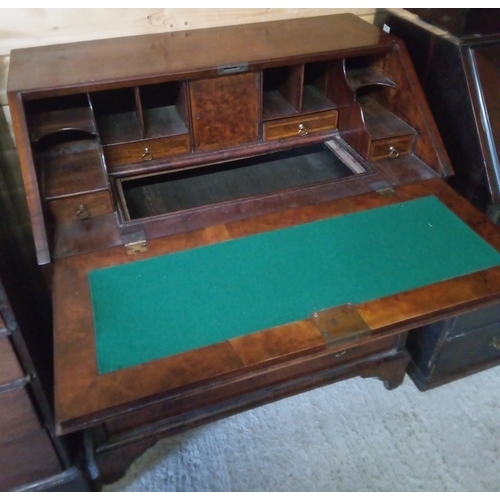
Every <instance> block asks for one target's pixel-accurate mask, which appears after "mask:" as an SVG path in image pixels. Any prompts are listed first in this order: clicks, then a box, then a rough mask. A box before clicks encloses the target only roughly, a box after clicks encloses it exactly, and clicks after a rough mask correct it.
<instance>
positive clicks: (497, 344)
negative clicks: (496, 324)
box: [490, 337, 500, 351]
mask: <svg viewBox="0 0 500 500" xmlns="http://www.w3.org/2000/svg"><path fill="white" fill-rule="evenodd" d="M490 346H491V347H493V349H496V350H497V351H500V337H493V338H492V339H491V340H490Z"/></svg>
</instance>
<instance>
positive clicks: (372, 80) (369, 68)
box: [345, 56, 396, 92]
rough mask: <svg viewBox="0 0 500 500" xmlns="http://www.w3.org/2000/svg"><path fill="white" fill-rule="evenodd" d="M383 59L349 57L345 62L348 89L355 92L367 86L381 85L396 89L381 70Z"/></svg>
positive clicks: (379, 57) (378, 57)
mask: <svg viewBox="0 0 500 500" xmlns="http://www.w3.org/2000/svg"><path fill="white" fill-rule="evenodd" d="M382 63H383V57H381V56H362V57H350V58H348V59H346V60H345V74H346V79H347V84H348V85H349V88H350V89H351V90H352V91H353V92H356V91H357V90H358V89H360V88H361V87H365V86H369V85H381V86H386V87H396V84H395V83H394V82H393V81H392V80H391V79H389V78H388V77H387V76H386V75H385V74H384V72H383V69H382Z"/></svg>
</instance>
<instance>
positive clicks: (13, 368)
mask: <svg viewBox="0 0 500 500" xmlns="http://www.w3.org/2000/svg"><path fill="white" fill-rule="evenodd" d="M23 376H24V372H23V369H22V368H21V365H20V364H19V361H18V360H17V356H16V353H15V352H14V349H13V348H12V344H11V342H10V339H9V338H8V337H4V338H0V390H1V387H2V386H3V385H5V384H9V383H11V382H14V381H15V380H19V379H21V378H23Z"/></svg>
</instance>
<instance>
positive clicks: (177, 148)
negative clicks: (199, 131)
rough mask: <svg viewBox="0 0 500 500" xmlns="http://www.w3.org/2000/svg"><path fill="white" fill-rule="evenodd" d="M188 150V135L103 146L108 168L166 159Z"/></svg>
mask: <svg viewBox="0 0 500 500" xmlns="http://www.w3.org/2000/svg"><path fill="white" fill-rule="evenodd" d="M189 150H190V148H189V135H188V134H182V135H176V136H172V137H162V138H161V139H150V140H144V141H136V142H128V143H124V144H117V145H112V146H104V157H105V158H106V163H107V165H108V166H118V165H128V164H129V163H140V162H148V161H152V160H158V159H160V158H167V157H169V156H175V155H180V154H184V153H189Z"/></svg>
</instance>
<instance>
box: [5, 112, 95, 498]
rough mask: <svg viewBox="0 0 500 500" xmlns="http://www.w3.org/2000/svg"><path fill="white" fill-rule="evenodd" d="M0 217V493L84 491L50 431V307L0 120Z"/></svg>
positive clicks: (69, 445)
mask: <svg viewBox="0 0 500 500" xmlns="http://www.w3.org/2000/svg"><path fill="white" fill-rule="evenodd" d="M0 213H1V217H0V490H1V491H6V490H15V491H63V490H65V491H69V490H85V489H86V488H87V486H86V483H85V481H84V480H83V478H82V475H81V473H80V472H79V471H78V470H77V469H76V468H75V467H74V463H75V460H76V453H77V452H76V448H75V447H74V446H73V445H74V444H75V443H73V442H69V441H66V440H62V439H61V438H58V437H56V436H55V432H54V418H53V410H52V407H53V404H52V397H53V396H52V394H53V377H52V366H53V362H52V318H51V301H50V295H49V293H48V290H47V287H46V284H45V282H44V279H43V277H42V273H41V269H40V267H39V266H38V264H37V262H36V254H35V249H34V245H33V238H32V234H31V225H30V219H29V215H28V211H27V207H26V199H25V195H24V189H23V185H22V179H21V176H20V170H19V162H18V159H17V154H16V150H15V148H14V144H13V141H12V138H11V136H10V132H9V130H8V126H7V121H6V119H5V116H4V115H3V113H2V114H1V115H0Z"/></svg>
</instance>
